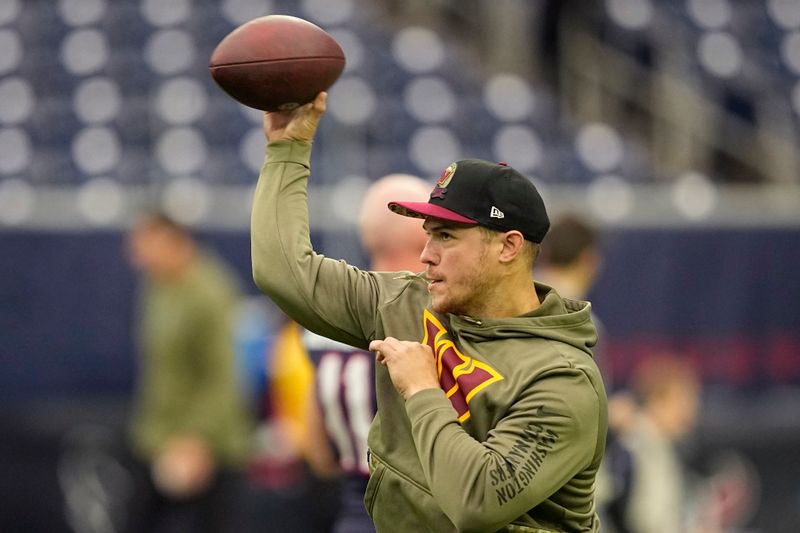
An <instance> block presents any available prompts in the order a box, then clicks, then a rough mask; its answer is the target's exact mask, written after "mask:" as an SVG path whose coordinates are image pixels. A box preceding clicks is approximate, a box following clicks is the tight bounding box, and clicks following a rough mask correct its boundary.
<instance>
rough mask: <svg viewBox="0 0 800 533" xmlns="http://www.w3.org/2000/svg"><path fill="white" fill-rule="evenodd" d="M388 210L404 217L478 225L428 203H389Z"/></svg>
mask: <svg viewBox="0 0 800 533" xmlns="http://www.w3.org/2000/svg"><path fill="white" fill-rule="evenodd" d="M389 209H391V210H392V211H393V212H395V213H397V214H398V215H403V216H405V217H414V218H426V217H433V218H439V219H441V220H449V221H450V222H459V223H461V224H477V223H478V221H477V220H473V219H471V218H467V217H465V216H462V215H459V214H458V213H456V212H455V211H450V210H449V209H446V208H444V207H442V206H439V205H436V204H429V203H428V202H389Z"/></svg>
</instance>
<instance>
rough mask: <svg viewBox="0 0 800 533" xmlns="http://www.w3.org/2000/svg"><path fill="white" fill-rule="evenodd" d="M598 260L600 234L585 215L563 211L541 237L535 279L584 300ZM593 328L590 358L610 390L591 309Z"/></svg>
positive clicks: (608, 371) (596, 320) (566, 295)
mask: <svg viewBox="0 0 800 533" xmlns="http://www.w3.org/2000/svg"><path fill="white" fill-rule="evenodd" d="M601 262H602V256H601V250H600V236H599V234H598V231H597V230H596V229H595V227H594V225H593V224H591V223H590V222H589V220H588V219H586V218H585V217H583V216H581V215H578V214H575V213H566V214H564V215H561V216H560V217H559V218H558V219H556V220H555V221H554V222H553V224H552V225H551V226H550V231H548V232H547V236H546V237H545V238H544V241H542V253H541V255H540V256H539V264H538V267H539V268H538V275H537V279H538V280H540V281H541V282H542V283H545V284H547V285H550V286H551V287H553V288H554V289H555V290H557V291H558V294H560V295H561V296H562V297H563V298H570V299H572V300H588V299H589V291H590V290H591V289H592V286H593V285H594V282H595V280H596V279H597V275H598V272H599V271H600V265H601ZM592 322H594V325H595V328H596V329H597V344H596V345H595V346H594V348H593V349H592V353H593V354H594V359H595V361H596V362H597V364H598V365H599V366H600V371H601V372H602V373H603V383H605V386H606V389H607V390H608V391H611V390H613V382H612V379H611V378H612V376H611V368H610V365H609V364H608V361H607V360H606V357H605V354H604V353H603V333H604V328H603V323H602V321H601V320H600V319H599V318H598V317H597V314H596V313H595V310H594V308H593V309H592Z"/></svg>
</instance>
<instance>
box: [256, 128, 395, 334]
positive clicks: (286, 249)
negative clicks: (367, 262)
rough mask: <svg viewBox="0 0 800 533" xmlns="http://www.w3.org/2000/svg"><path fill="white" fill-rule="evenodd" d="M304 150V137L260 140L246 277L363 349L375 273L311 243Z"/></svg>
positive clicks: (308, 320) (316, 327)
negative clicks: (262, 153) (262, 155)
mask: <svg viewBox="0 0 800 533" xmlns="http://www.w3.org/2000/svg"><path fill="white" fill-rule="evenodd" d="M310 157H311V144H310V143H302V142H291V141H278V142H271V143H269V144H268V145H267V158H266V161H265V163H264V166H263V168H262V170H261V175H260V176H259V180H258V185H257V187H256V192H255V197H254V199H253V212H252V219H251V246H252V250H251V253H252V263H253V278H254V280H255V282H256V285H257V286H258V287H259V288H260V289H261V291H263V292H264V293H265V294H266V295H267V296H269V297H270V298H272V300H273V301H274V302H275V303H276V304H278V306H279V307H281V309H283V311H284V312H285V313H286V314H287V315H289V316H290V317H291V318H293V319H294V320H296V321H297V322H299V323H300V324H301V325H302V326H304V327H305V328H307V329H309V330H311V331H314V332H315V333H318V334H320V335H323V336H325V337H330V338H332V339H335V340H338V341H340V342H344V343H346V344H349V345H351V346H357V347H359V348H363V349H366V348H367V346H368V341H369V339H370V338H371V337H372V336H373V333H374V329H375V309H376V308H377V306H378V299H379V297H378V293H379V290H378V281H377V280H376V278H375V277H374V276H372V275H370V274H369V273H367V272H362V271H361V270H359V269H357V268H355V267H352V266H350V265H348V264H347V263H345V262H344V261H337V260H333V259H328V258H326V257H324V256H322V255H319V254H317V253H315V252H314V250H313V249H312V246H311V240H310V236H309V224H308V201H307V190H306V186H307V180H308V176H309V168H310V166H309V160H310Z"/></svg>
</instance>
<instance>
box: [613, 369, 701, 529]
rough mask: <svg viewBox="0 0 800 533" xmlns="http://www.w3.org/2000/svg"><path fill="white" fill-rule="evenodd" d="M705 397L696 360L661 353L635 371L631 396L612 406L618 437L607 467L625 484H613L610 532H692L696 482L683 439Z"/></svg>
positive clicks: (693, 422) (691, 426)
mask: <svg viewBox="0 0 800 533" xmlns="http://www.w3.org/2000/svg"><path fill="white" fill-rule="evenodd" d="M699 400H700V380H699V378H698V376H697V374H696V373H695V371H694V369H693V368H692V366H691V364H690V363H689V362H688V361H686V360H685V359H684V358H681V357H677V356H675V355H657V356H651V357H647V358H645V359H643V360H642V361H641V362H640V364H639V365H638V366H637V367H636V369H635V370H634V373H633V378H632V381H631V396H630V397H629V398H628V397H625V396H622V395H620V396H619V397H618V398H617V399H616V400H615V401H616V402H618V403H617V404H614V403H611V404H610V405H609V425H610V426H613V427H614V430H615V431H616V433H617V435H618V438H617V439H616V440H615V442H614V445H613V446H610V447H609V452H608V453H607V454H606V468H607V469H608V470H610V472H611V482H612V483H618V484H623V485H624V486H623V487H620V486H617V487H612V492H613V494H614V497H613V498H612V501H611V502H610V503H607V505H609V506H610V507H611V509H612V511H611V512H609V515H610V520H609V521H608V522H607V523H606V525H607V526H609V531H614V532H617V533H621V532H635V533H674V532H676V531H689V529H688V523H689V498H690V497H691V492H690V484H689V483H688V478H687V476H686V468H685V464H684V461H683V459H682V458H681V456H680V454H679V452H678V449H677V443H678V442H679V441H680V439H682V438H683V437H685V436H686V435H687V434H688V433H689V432H690V431H691V430H692V429H693V428H694V427H695V423H696V420H697V413H698V406H699ZM615 448H616V449H615Z"/></svg>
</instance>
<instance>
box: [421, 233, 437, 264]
mask: <svg viewBox="0 0 800 533" xmlns="http://www.w3.org/2000/svg"><path fill="white" fill-rule="evenodd" d="M419 260H420V262H421V263H423V264H425V265H433V264H435V255H434V253H433V250H432V249H431V240H430V239H428V241H427V242H426V243H425V246H424V247H423V248H422V252H421V253H420V254H419Z"/></svg>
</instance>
